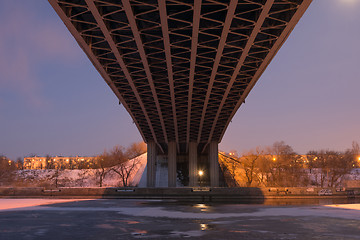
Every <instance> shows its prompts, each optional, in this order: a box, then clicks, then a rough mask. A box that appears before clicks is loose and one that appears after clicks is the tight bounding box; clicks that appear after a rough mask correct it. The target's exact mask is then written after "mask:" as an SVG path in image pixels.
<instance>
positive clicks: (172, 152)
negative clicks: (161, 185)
mask: <svg viewBox="0 0 360 240" xmlns="http://www.w3.org/2000/svg"><path fill="white" fill-rule="evenodd" d="M168 187H176V142H174V141H172V142H169V143H168Z"/></svg>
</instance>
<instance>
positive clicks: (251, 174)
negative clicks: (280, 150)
mask: <svg viewBox="0 0 360 240" xmlns="http://www.w3.org/2000/svg"><path fill="white" fill-rule="evenodd" d="M261 155H263V151H262V150H261V149H260V147H257V148H256V149H255V150H251V151H249V152H248V153H246V154H244V155H243V157H242V158H241V161H240V164H241V166H242V168H243V169H244V171H245V177H246V186H247V187H250V186H251V184H252V183H253V181H254V179H257V168H258V166H257V165H258V160H259V158H260V157H261Z"/></svg>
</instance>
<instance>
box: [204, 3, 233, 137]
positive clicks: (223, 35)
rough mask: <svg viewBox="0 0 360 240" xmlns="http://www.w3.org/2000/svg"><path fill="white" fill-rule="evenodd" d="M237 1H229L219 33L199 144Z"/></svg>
mask: <svg viewBox="0 0 360 240" xmlns="http://www.w3.org/2000/svg"><path fill="white" fill-rule="evenodd" d="M237 3H238V1H237V0H231V2H230V4H229V7H228V12H227V15H226V19H225V23H224V26H223V30H222V33H221V38H220V42H219V46H218V49H217V52H216V57H215V61H214V65H213V68H212V71H211V75H210V81H209V85H208V89H207V92H206V97H205V102H204V106H203V110H202V114H201V120H200V127H199V133H198V139H197V142H198V143H199V142H200V139H201V133H202V128H203V125H204V120H205V114H206V109H207V105H208V103H209V98H210V94H211V90H212V87H213V84H214V81H215V77H216V73H217V70H218V67H219V63H220V60H221V57H222V54H223V50H224V47H225V43H226V39H227V35H228V33H229V31H230V26H231V22H232V20H233V18H234V14H235V10H236V6H237Z"/></svg>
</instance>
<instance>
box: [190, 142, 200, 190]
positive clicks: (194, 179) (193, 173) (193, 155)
mask: <svg viewBox="0 0 360 240" xmlns="http://www.w3.org/2000/svg"><path fill="white" fill-rule="evenodd" d="M197 154H198V153H197V143H196V142H190V143H189V186H190V187H195V186H197V185H198V170H197V169H198V168H197Z"/></svg>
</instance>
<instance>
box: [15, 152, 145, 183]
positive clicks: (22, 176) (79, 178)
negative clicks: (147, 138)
mask: <svg viewBox="0 0 360 240" xmlns="http://www.w3.org/2000/svg"><path fill="white" fill-rule="evenodd" d="M146 162H147V154H146V153H144V154H142V155H140V156H138V157H136V158H134V159H131V160H129V161H128V162H127V164H126V166H132V165H135V166H134V169H133V170H132V171H131V172H130V176H129V181H128V182H129V185H130V186H137V185H138V184H139V181H140V179H141V176H142V174H143V172H144V169H145V167H146ZM112 168H113V169H115V170H120V165H117V166H114V167H112ZM105 171H106V172H107V173H106V175H105V178H104V180H103V182H102V186H103V187H122V186H123V184H122V181H121V178H120V176H119V174H117V173H116V172H115V171H109V168H106V169H105ZM99 172H100V169H74V170H70V169H65V170H55V169H42V170H38V169H33V170H18V171H16V175H15V181H14V185H17V186H44V187H53V186H55V185H57V186H58V187H98V186H99V185H100V183H99Z"/></svg>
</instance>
